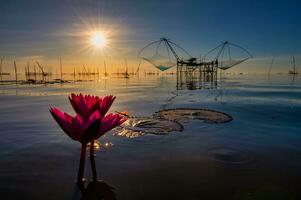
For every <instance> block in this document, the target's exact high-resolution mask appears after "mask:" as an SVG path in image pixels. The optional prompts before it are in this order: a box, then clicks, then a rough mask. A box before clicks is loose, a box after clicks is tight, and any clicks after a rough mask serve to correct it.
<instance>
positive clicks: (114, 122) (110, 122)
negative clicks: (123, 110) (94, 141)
mask: <svg viewBox="0 0 301 200" xmlns="http://www.w3.org/2000/svg"><path fill="white" fill-rule="evenodd" d="M126 120H127V118H124V117H122V116H121V115H119V114H113V113H110V114H108V115H106V116H105V117H103V118H101V126H100V128H99V133H98V135H97V136H96V137H97V138H99V137H100V136H102V135H104V134H105V133H106V132H108V131H110V130H112V129H113V128H116V127H117V126H120V125H121V124H122V123H123V122H125V121H126Z"/></svg>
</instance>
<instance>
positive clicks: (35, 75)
mask: <svg viewBox="0 0 301 200" xmlns="http://www.w3.org/2000/svg"><path fill="white" fill-rule="evenodd" d="M33 72H34V82H37V72H36V65H33Z"/></svg>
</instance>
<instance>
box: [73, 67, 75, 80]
mask: <svg viewBox="0 0 301 200" xmlns="http://www.w3.org/2000/svg"><path fill="white" fill-rule="evenodd" d="M73 81H74V82H75V67H73Z"/></svg>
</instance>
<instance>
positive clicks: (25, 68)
mask: <svg viewBox="0 0 301 200" xmlns="http://www.w3.org/2000/svg"><path fill="white" fill-rule="evenodd" d="M24 70H25V80H28V78H27V74H28V73H27V67H26V66H25V67H24Z"/></svg>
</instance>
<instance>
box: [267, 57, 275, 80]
mask: <svg viewBox="0 0 301 200" xmlns="http://www.w3.org/2000/svg"><path fill="white" fill-rule="evenodd" d="M273 64H274V58H273V59H272V61H271V64H270V67H269V70H268V79H269V80H270V75H271V71H272V67H273Z"/></svg>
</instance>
